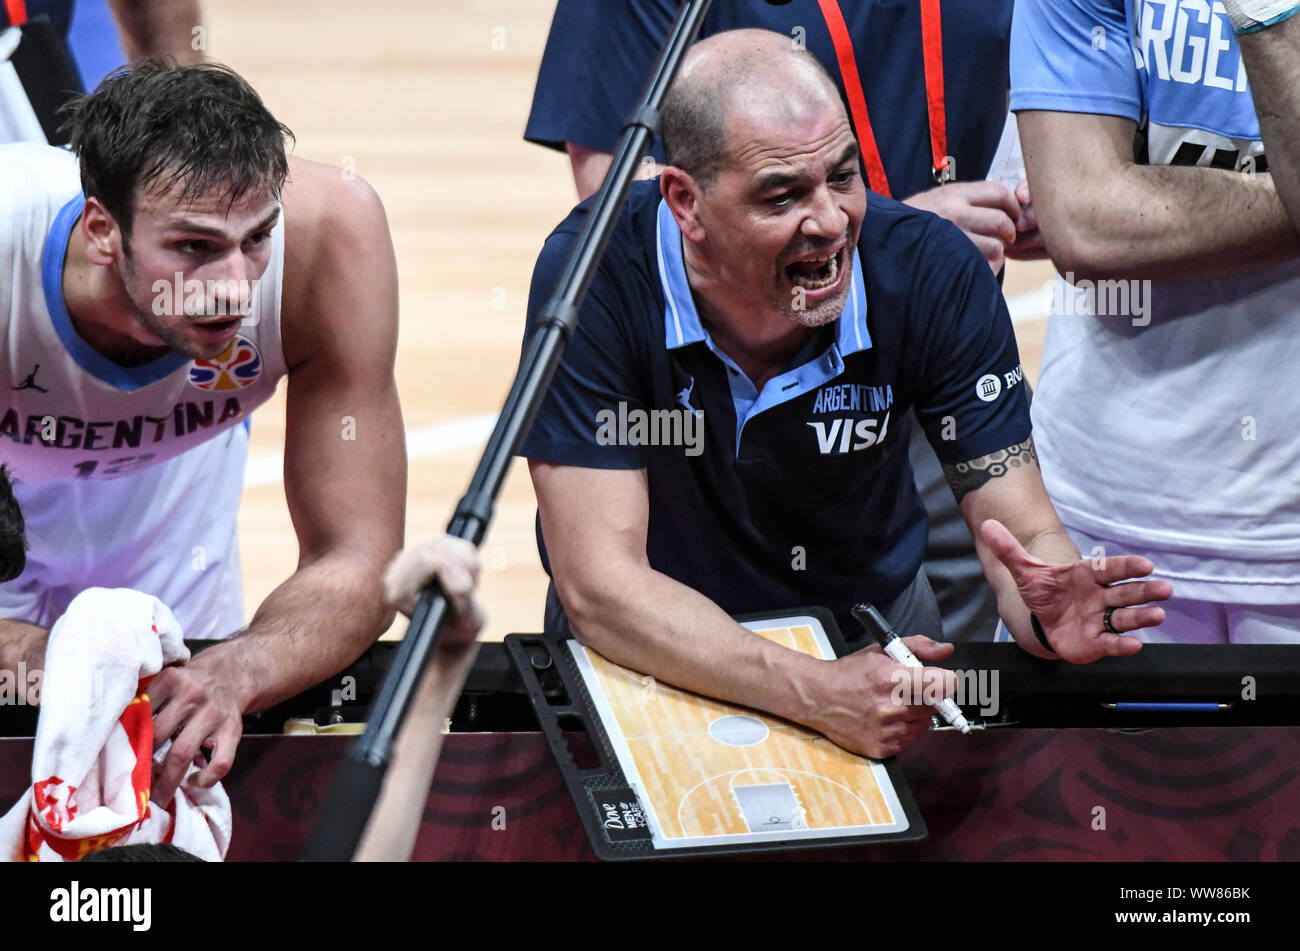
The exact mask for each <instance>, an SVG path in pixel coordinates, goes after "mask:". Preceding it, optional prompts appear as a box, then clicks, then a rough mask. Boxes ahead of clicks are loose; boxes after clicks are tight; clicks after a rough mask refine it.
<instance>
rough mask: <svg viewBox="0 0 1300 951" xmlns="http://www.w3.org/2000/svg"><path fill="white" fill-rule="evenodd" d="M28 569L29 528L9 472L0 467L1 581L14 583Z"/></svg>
mask: <svg viewBox="0 0 1300 951" xmlns="http://www.w3.org/2000/svg"><path fill="white" fill-rule="evenodd" d="M26 567H27V527H26V525H24V524H23V510H22V509H20V508H19V507H18V500H17V499H15V498H14V488H13V486H12V485H10V483H9V470H8V469H7V468H5V467H4V466H0V581H12V580H13V579H14V578H17V577H18V576H19V575H20V574H22V573H23V569H24V568H26Z"/></svg>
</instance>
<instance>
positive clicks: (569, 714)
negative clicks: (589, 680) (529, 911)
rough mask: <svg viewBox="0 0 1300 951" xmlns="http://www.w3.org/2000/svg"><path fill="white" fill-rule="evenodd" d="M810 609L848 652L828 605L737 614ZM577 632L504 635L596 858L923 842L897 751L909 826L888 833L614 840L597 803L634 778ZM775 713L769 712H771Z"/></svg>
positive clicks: (839, 650)
mask: <svg viewBox="0 0 1300 951" xmlns="http://www.w3.org/2000/svg"><path fill="white" fill-rule="evenodd" d="M796 615H807V616H810V617H814V618H816V619H817V620H818V621H819V622H820V623H821V625H822V628H823V630H824V631H825V632H826V637H827V639H828V640H829V641H830V644H831V647H832V649H833V650H834V651H835V655H836V656H837V657H842V656H844V654H846V653H847V652H848V649H847V647H846V645H845V643H844V638H843V636H842V635H841V634H840V629H839V625H837V624H836V623H835V617H834V615H832V614H831V612H830V611H828V610H827V609H826V608H822V607H802V608H792V609H790V610H788V611H780V612H774V611H763V612H760V613H757V614H742V615H736V616H735V619H736V620H737V621H742V622H743V621H763V620H769V619H774V618H779V617H782V616H796ZM571 639H572V635H570V634H567V633H566V634H561V633H555V632H550V633H545V634H510V635H507V637H506V638H505V647H506V652H507V654H508V655H509V656H510V659H511V661H512V662H513V663H514V665H515V668H516V669H517V670H518V671H519V676H520V679H521V680H522V681H523V684H524V689H525V690H526V691H527V694H528V699H529V702H530V703H531V704H532V706H533V710H534V712H535V713H536V715H537V721H538V723H539V724H540V725H541V729H542V733H543V735H544V736H545V737H546V742H547V745H548V746H550V748H551V754H552V755H553V756H554V757H555V762H556V764H557V765H558V766H559V768H560V774H561V775H562V776H563V777H564V784H565V786H566V788H567V789H568V790H569V796H570V797H571V798H572V800H573V804H574V808H575V809H576V810H577V813H578V818H579V819H580V820H581V822H582V828H583V831H585V832H586V834H587V841H588V842H589V843H590V845H591V849H592V851H593V852H594V853H595V854H596V856H597V858H600V859H602V860H603V861H629V860H631V861H635V860H644V859H668V858H690V857H701V856H727V855H744V854H751V853H759V852H763V853H770V852H807V851H811V850H822V849H830V848H840V849H843V848H846V847H850V848H855V847H861V848H866V847H870V846H876V845H889V844H893V843H897V844H902V843H911V842H920V841H922V840H923V839H925V838H926V837H927V836H928V835H929V830H928V829H927V828H926V825H925V820H924V819H923V818H922V817H921V813H920V810H919V809H918V808H917V805H916V800H915V799H914V798H913V797H912V790H911V788H910V787H909V786H908V784H907V780H906V778H905V777H904V776H903V771H902V768H901V767H900V766H899V764H898V762H897V761H896V760H895V759H894V758H892V757H891V758H890V759H888V760H883V761H882V765H883V766H884V767H885V771H886V773H887V775H888V776H889V780H890V782H891V783H892V784H893V786H894V792H895V794H896V795H897V796H898V802H899V805H900V806H901V807H902V809H903V815H904V816H905V817H906V818H907V822H908V827H907V828H906V829H905V830H903V831H902V832H895V833H889V834H885V835H844V836H827V837H825V838H812V839H796V840H784V841H783V840H774V841H772V842H750V843H743V844H735V843H725V844H720V845H716V846H712V845H706V846H691V847H688V848H674V849H656V848H655V847H654V846H653V844H651V842H650V841H649V840H648V839H646V840H635V841H615V840H614V839H611V838H610V836H609V833H608V832H607V830H606V828H605V825H604V823H605V814H604V813H603V812H602V811H601V808H600V806H598V805H597V798H596V797H597V795H598V794H599V793H600V792H617V791H620V790H629V792H630V785H629V783H628V781H627V777H626V776H625V775H624V774H623V770H622V769H621V768H620V766H619V764H618V757H617V756H616V755H615V754H614V750H613V747H612V745H611V744H610V741H609V737H608V735H607V733H606V731H605V728H604V725H603V724H602V723H601V720H600V716H599V714H598V713H597V712H596V708H595V705H594V704H593V703H592V700H591V696H590V695H589V694H588V692H587V687H586V684H585V682H584V681H583V679H582V675H581V673H579V671H578V669H577V665H576V664H575V663H574V661H573V657H572V654H571V653H570V651H569V648H568V647H567V646H566V644H565V642H566V641H569V640H571ZM764 715H765V716H768V714H764ZM575 727H576V728H577V729H578V730H580V731H581V732H582V733H584V734H585V735H586V737H587V740H588V741H589V743H590V747H591V752H592V753H593V754H594V756H595V759H596V765H594V766H591V767H585V768H584V767H582V766H579V765H578V763H577V761H576V760H575V758H574V755H573V751H572V750H571V749H570V746H569V742H568V740H567V739H566V738H565V733H566V731H567V732H570V733H572V732H575V731H574V728H575Z"/></svg>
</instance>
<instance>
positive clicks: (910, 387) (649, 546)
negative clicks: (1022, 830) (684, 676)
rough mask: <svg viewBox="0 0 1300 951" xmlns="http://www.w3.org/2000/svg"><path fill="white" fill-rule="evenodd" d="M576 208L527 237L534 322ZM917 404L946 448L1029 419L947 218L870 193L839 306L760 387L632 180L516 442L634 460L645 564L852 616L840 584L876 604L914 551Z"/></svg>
mask: <svg viewBox="0 0 1300 951" xmlns="http://www.w3.org/2000/svg"><path fill="white" fill-rule="evenodd" d="M590 204H591V202H590V201H588V202H584V203H583V204H581V205H579V206H578V207H577V208H576V209H574V211H573V212H572V213H571V214H570V215H569V216H568V218H566V219H565V220H564V222H563V223H562V224H561V225H560V226H559V227H558V228H556V230H555V231H554V232H553V233H552V234H551V236H550V237H549V238H548V239H547V241H546V244H545V246H544V248H543V249H542V253H541V255H540V257H539V258H538V261H537V266H536V269H535V270H534V272H533V283H532V289H531V293H530V296H529V302H528V321H529V328H530V330H531V328H532V326H533V325H534V323H535V322H536V321H537V319H538V317H539V314H540V312H541V310H542V308H543V307H544V306H545V304H546V301H547V298H548V296H549V295H550V293H551V291H552V289H553V288H554V285H555V282H556V280H557V279H558V277H559V273H560V270H561V268H562V266H563V264H564V261H565V259H566V258H567V256H568V253H569V251H570V248H571V246H572V244H573V241H574V239H575V237H576V235H577V233H578V231H579V229H580V227H581V225H582V223H583V220H584V219H585V217H586V214H587V211H588V209H589V206H590ZM912 408H915V410H916V417H917V419H918V420H919V421H920V423H921V425H922V426H923V427H924V428H925V431H926V435H927V436H928V438H929V440H930V442H931V444H932V445H933V446H934V449H935V452H936V453H937V454H938V456H939V459H940V460H941V461H943V462H945V463H958V462H964V461H966V460H969V459H975V458H978V457H980V456H984V455H987V454H988V453H991V452H995V451H997V450H999V449H1003V448H1006V447H1007V446H1011V445H1014V444H1016V443H1020V442H1023V441H1024V440H1025V439H1027V438H1028V437H1029V432H1030V424H1029V406H1028V401H1027V400H1026V399H1025V387H1024V386H1023V385H1022V384H1021V374H1020V357H1019V354H1018V352H1017V349H1016V342H1015V336H1014V334H1013V333H1012V327H1011V319H1010V317H1009V316H1008V314H1007V310H1006V304H1005V302H1004V300H1003V298H1002V293H1001V291H1000V289H999V287H998V284H997V281H996V280H995V279H994V277H993V275H992V273H991V272H990V271H989V267H988V265H987V264H986V263H985V262H984V259H983V257H982V256H981V255H980V253H979V251H978V250H977V249H976V248H975V246H974V245H973V244H972V243H971V242H970V241H969V240H968V239H967V238H966V236H965V235H964V234H962V232H961V231H959V230H958V229H957V228H956V227H955V226H954V225H952V224H950V223H949V222H947V221H944V220H943V219H941V218H938V217H936V216H934V215H931V214H928V213H926V212H921V211H917V210H915V209H912V208H910V207H908V206H905V205H902V204H900V203H898V202H895V201H891V200H889V199H886V198H882V197H878V196H874V195H873V196H871V198H870V201H869V202H868V206H867V212H866V216H865V219H864V221H863V226H862V232H861V236H860V238H859V244H858V250H857V254H856V257H855V261H854V267H853V277H852V285H851V291H850V295H849V299H848V302H847V304H846V305H845V309H844V311H843V313H841V315H840V316H839V317H838V318H837V319H836V320H835V321H833V322H832V323H830V324H827V325H826V326H824V327H822V328H819V329H818V330H817V331H816V332H814V333H813V334H812V335H811V336H810V338H809V339H808V341H807V342H806V344H805V345H804V346H803V347H802V349H801V351H800V352H799V353H797V354H796V355H795V356H794V358H793V359H792V360H791V361H790V364H789V365H788V367H787V368H786V369H785V370H784V372H782V373H781V374H779V375H778V376H776V377H774V378H773V379H771V380H769V381H768V382H767V384H766V385H765V386H764V387H763V389H762V391H761V392H759V391H756V390H755V388H754V386H753V384H752V383H751V382H750V381H749V379H748V378H747V377H746V376H745V375H744V373H743V372H742V371H741V370H740V368H739V367H738V366H737V365H736V364H735V363H734V361H732V360H731V358H730V357H728V356H727V355H726V354H725V353H724V352H722V351H721V350H720V349H719V348H718V347H717V346H715V345H714V343H713V341H712V338H711V337H710V336H709V333H708V330H707V328H706V327H705V326H704V325H703V324H702V323H701V321H700V316H699V314H698V312H697V311H696V308H695V303H694V301H693V299H692V294H691V290H690V287H689V284H688V282H687V277H686V270H685V267H684V265H683V260H682V237H681V231H680V229H679V228H678V227H677V224H676V222H675V221H674V219H673V217H672V215H671V213H669V211H668V209H667V207H666V205H664V204H663V202H662V200H661V198H660V195H659V183H658V182H657V181H648V182H638V183H636V184H635V185H633V187H632V191H631V194H630V196H629V198H628V203H627V206H626V207H625V209H624V211H623V214H622V216H621V218H620V219H619V221H618V223H617V226H616V229H615V231H614V234H613V236H612V237H611V239H610V243H609V248H608V250H607V252H606V254H605V256H604V258H603V260H602V262H601V264H600V267H599V269H598V271H597V274H596V276H595V278H594V279H593V281H592V284H591V290H590V292H589V294H588V296H587V299H586V301H585V302H584V304H583V307H582V310H581V314H580V318H579V323H578V328H577V330H576V332H575V333H574V335H573V338H572V340H571V342H570V344H569V346H568V349H567V350H566V351H565V354H564V358H563V360H562V362H561V364H560V366H559V368H558V369H557V371H556V374H555V378H554V380H553V381H552V383H551V387H550V390H549V392H548V393H547V396H546V399H545V401H544V403H543V405H542V407H541V410H540V411H539V413H538V415H537V419H536V422H535V423H534V424H533V428H532V430H531V431H530V433H529V435H528V437H527V439H526V441H525V442H524V446H523V449H522V451H521V455H523V456H525V457H527V458H529V459H535V460H540V461H545V462H552V463H558V464H561V465H569V466H580V467H584V468H594V469H645V470H647V478H648V482H649V503H650V504H649V528H648V537H647V541H646V551H647V555H648V557H649V561H650V565H651V566H652V567H653V568H655V569H656V570H658V571H660V572H662V573H664V574H666V575H669V576H671V577H673V578H675V579H677V580H678V581H681V582H682V583H684V584H686V585H688V586H690V587H692V588H694V589H696V590H697V591H700V592H701V593H703V594H704V595H706V596H707V597H709V598H710V599H712V600H713V601H714V602H715V603H717V604H718V605H719V606H720V607H722V608H723V609H724V610H726V611H728V612H730V613H733V614H736V613H742V612H749V611H764V610H769V609H782V608H788V607H793V606H797V605H805V604H820V605H825V606H827V607H829V608H830V609H831V610H832V611H834V612H835V615H836V618H837V620H838V621H839V623H840V625H841V629H842V630H844V631H846V632H849V631H853V630H856V628H855V627H853V626H852V625H851V617H850V615H849V609H850V608H851V606H852V605H853V603H854V602H856V601H860V600H863V599H867V600H870V601H873V602H874V603H877V604H880V605H888V604H889V603H890V602H891V601H892V600H893V599H894V598H895V597H896V596H897V595H898V594H899V593H900V592H901V591H902V590H903V589H904V588H905V587H906V586H907V585H908V584H909V583H910V582H911V581H912V579H913V578H914V577H915V576H916V573H917V570H918V568H919V567H920V565H921V560H922V555H923V553H924V550H925V542H926V532H927V524H926V514H925V510H924V508H923V507H922V504H921V500H920V497H919V495H918V494H917V491H916V487H915V485H914V483H913V477H912V470H911V466H910V464H909V462H908V439H909V435H910V426H911V417H910V416H909V410H910V409H912ZM695 413H699V414H702V417H698V416H697V417H696V421H695V422H691V421H689V420H687V419H686V414H695ZM638 425H639V426H640V428H639V429H638V428H637V426H638ZM692 440H694V441H693V442H692ZM656 441H657V442H658V443H659V444H658V445H656V444H655V442H656ZM674 442H675V444H667V445H665V444H663V443H674ZM539 542H541V543H542V544H541V548H542V561H543V564H544V565H547V570H548V571H549V570H550V569H549V564H547V559H546V552H545V545H544V540H542V539H541V537H540V529H539Z"/></svg>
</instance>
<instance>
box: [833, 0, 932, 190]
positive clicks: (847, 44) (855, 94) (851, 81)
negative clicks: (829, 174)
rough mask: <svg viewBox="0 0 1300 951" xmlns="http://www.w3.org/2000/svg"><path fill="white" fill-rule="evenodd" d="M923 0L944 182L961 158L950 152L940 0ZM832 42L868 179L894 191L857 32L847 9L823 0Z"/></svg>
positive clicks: (928, 97)
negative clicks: (870, 107) (866, 89)
mask: <svg viewBox="0 0 1300 951" xmlns="http://www.w3.org/2000/svg"><path fill="white" fill-rule="evenodd" d="M918 2H919V3H920V4H921V47H922V52H923V55H922V63H923V65H924V68H925V106H926V111H927V112H928V113H929V115H930V149H931V152H932V153H933V163H932V164H931V166H930V168H931V171H932V172H933V174H934V180H935V181H936V182H937V183H939V184H940V185H942V184H944V183H945V182H950V181H952V180H953V179H954V178H955V177H956V163H955V162H954V161H953V159H952V156H951V155H949V154H948V130H947V119H946V116H945V114H944V107H943V26H942V21H941V18H940V15H939V3H940V0H918ZM817 4H818V6H820V7H821V10H822V16H823V17H824V18H825V20H826V27H827V29H829V30H830V34H831V42H832V43H833V44H835V58H836V59H837V60H838V61H839V64H840V75H841V76H842V77H843V78H844V92H845V94H846V95H847V96H848V99H849V112H851V113H852V115H853V125H854V127H855V128H856V129H857V133H858V144H859V145H860V146H861V148H862V164H863V165H864V166H865V167H866V170H867V183H868V184H869V185H870V186H871V190H872V191H873V192H876V193H877V194H880V195H884V196H886V197H890V191H889V179H887V178H886V177H885V166H884V163H883V162H881V160H880V149H879V148H878V147H877V146H876V136H875V134H874V133H873V132H872V131H871V119H870V118H869V117H868V116H867V97H866V95H865V94H864V93H863V92H862V78H861V76H860V74H859V73H858V62H857V58H856V57H855V56H854V55H853V38H852V37H851V36H850V35H849V28H848V25H847V24H846V23H845V22H844V13H843V12H842V11H841V10H840V5H839V3H838V2H836V0H817Z"/></svg>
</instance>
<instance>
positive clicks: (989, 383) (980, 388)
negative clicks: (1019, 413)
mask: <svg viewBox="0 0 1300 951" xmlns="http://www.w3.org/2000/svg"><path fill="white" fill-rule="evenodd" d="M1024 378H1025V371H1024V370H1023V369H1022V368H1021V367H1020V365H1019V364H1017V365H1016V368H1015V369H1014V370H1012V371H1011V372H1010V373H1004V374H1002V375H1001V376H998V375H997V374H996V373H985V374H984V375H983V376H982V377H980V378H979V379H978V380H976V381H975V395H976V396H978V397H979V398H980V399H981V400H982V401H983V402H985V403H992V402H993V401H994V400H995V399H997V398H998V397H999V396H1001V395H1002V390H1003V389H1004V388H1005V389H1007V390H1010V389H1011V388H1012V387H1013V386H1015V385H1016V384H1017V383H1019V382H1020V381H1021V380H1023V379H1024Z"/></svg>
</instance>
